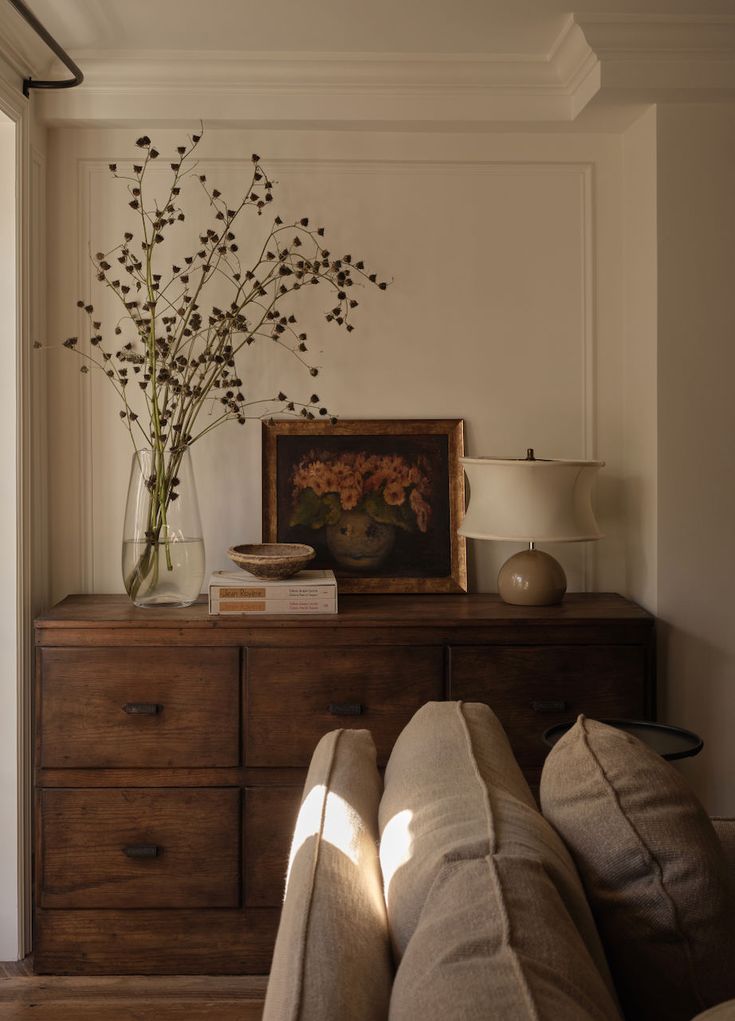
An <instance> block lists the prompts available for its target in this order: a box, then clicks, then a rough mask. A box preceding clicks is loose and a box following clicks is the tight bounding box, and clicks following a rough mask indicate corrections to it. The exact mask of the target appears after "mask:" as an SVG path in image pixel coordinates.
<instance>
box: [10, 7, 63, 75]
mask: <svg viewBox="0 0 735 1021" xmlns="http://www.w3.org/2000/svg"><path fill="white" fill-rule="evenodd" d="M50 56H51V54H50V51H49V49H48V47H47V46H46V44H45V43H44V42H43V40H41V39H39V38H38V36H37V35H36V33H35V32H34V31H33V29H32V28H31V27H30V26H29V25H28V24H27V23H26V22H25V21H24V20H23V18H21V16H20V15H19V14H18V12H17V11H16V10H15V8H14V7H11V6H10V4H2V5H1V6H0V59H2V60H3V61H4V62H5V63H6V64H7V65H8V67H9V68H10V69H11V70H12V71H13V72H14V73H15V74H17V75H18V77H19V78H20V80H21V82H22V80H23V79H24V78H27V77H28V76H29V75H30V76H31V77H35V78H37V77H39V76H40V73H41V71H42V70H44V69H45V68H46V67H48V65H49V59H50Z"/></svg>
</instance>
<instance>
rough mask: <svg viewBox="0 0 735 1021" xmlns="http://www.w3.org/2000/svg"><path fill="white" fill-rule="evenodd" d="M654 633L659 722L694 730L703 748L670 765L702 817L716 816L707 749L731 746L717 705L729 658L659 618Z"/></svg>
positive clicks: (725, 717) (718, 782) (717, 792)
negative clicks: (689, 787)
mask: <svg viewBox="0 0 735 1021" xmlns="http://www.w3.org/2000/svg"><path fill="white" fill-rule="evenodd" d="M656 628H657V645H658V649H657V655H658V678H659V680H658V714H659V718H660V720H661V721H662V722H663V723H671V724H674V725H675V726H680V727H686V728H687V729H688V730H694V731H696V733H697V734H699V735H700V737H702V738H703V740H704V748H703V750H702V751H701V752H700V754H699V755H698V756H696V758H693V759H685V760H682V761H681V762H676V763H674V765H676V766H678V767H679V768H680V769H681V772H682V773H683V774H684V776H686V778H687V779H688V780H689V782H690V783H691V784H692V786H693V787H694V788H695V790H696V792H697V795H698V797H699V799H700V800H701V801H702V802H703V804H704V805H705V807H706V808H707V810H708V812H709V813H710V814H713V815H718V814H720V811H719V810H718V808H717V799H718V797H720V796H721V793H722V792H721V788H722V785H723V782H725V778H724V777H722V776H718V775H716V773H715V771H714V759H713V756H712V753H711V749H712V748H714V747H715V746H716V745H717V746H719V747H723V746H724V745H725V744H726V743H729V742H731V741H732V736H731V735H730V736H729V737H728V735H727V733H725V734H723V733H722V731H723V729H724V730H726V731H729V730H730V728H731V727H732V714H731V713H730V712H728V711H727V708H726V707H725V706H723V705H722V684H721V682H720V680H719V678H720V677H722V676H724V674H725V672H726V671H727V670H728V669H731V667H730V666H729V664H730V658H729V656H728V655H727V653H726V651H725V650H723V649H721V648H719V647H718V646H716V645H713V644H712V643H711V642H708V641H706V640H704V639H703V638H702V637H701V636H699V635H696V634H693V633H692V632H691V631H685V630H684V629H682V628H680V627H677V626H675V625H672V624H670V623H668V622H667V621H666V620H665V619H664V618H660V619H659V620H658V622H657V625H656ZM733 680H734V681H735V679H733ZM720 768H721V767H720Z"/></svg>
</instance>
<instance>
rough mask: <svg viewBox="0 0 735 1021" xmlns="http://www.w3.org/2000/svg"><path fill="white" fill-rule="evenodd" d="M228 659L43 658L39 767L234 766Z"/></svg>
mask: <svg viewBox="0 0 735 1021" xmlns="http://www.w3.org/2000/svg"><path fill="white" fill-rule="evenodd" d="M238 667H239V651H238V650H237V649H179V648H168V647H167V648H156V647H153V648H146V649H142V648H121V649H43V650H42V659H41V752H40V762H41V766H43V767H46V768H64V767H77V768H98V769H99V768H115V767H120V768H125V767H128V768H135V767H140V768H143V767H168V766H182V767H184V766H188V767H191V768H194V767H198V766H200V767H206V766H237V765H239V763H240V740H239V737H240V721H239V715H240V684H239V677H238V673H239V669H238Z"/></svg>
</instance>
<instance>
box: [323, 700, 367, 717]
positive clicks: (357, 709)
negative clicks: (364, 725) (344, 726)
mask: <svg viewBox="0 0 735 1021" xmlns="http://www.w3.org/2000/svg"><path fill="white" fill-rule="evenodd" d="M329 711H330V713H331V714H332V716H362V714H363V713H364V712H365V706H363V705H360V703H359V702H330V703H329Z"/></svg>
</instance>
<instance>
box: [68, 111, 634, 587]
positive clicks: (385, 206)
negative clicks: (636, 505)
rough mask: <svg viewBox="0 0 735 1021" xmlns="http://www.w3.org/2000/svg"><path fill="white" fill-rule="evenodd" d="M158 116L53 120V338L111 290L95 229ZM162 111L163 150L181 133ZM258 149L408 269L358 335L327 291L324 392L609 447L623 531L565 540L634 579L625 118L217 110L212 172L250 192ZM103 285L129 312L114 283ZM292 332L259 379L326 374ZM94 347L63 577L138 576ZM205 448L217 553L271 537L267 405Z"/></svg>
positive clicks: (576, 448) (581, 581)
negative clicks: (531, 122) (260, 420)
mask: <svg viewBox="0 0 735 1021" xmlns="http://www.w3.org/2000/svg"><path fill="white" fill-rule="evenodd" d="M143 128H144V126H143V125H141V127H140V128H139V129H137V130H136V131H133V130H130V131H128V130H120V129H114V130H112V129H111V130H106V129H93V130H75V129H64V130H55V131H51V132H50V151H49V170H50V173H49V194H48V210H49V309H48V314H49V322H50V323H52V324H53V330H52V331H51V336H50V338H49V340H50V343H51V344H54V343H58V344H60V342H61V341H62V340H63V338H64V337H65V336H67V335H69V334H76V333H79V332H80V330H81V329H82V322H81V321H80V320H79V318H78V315H77V309H76V307H75V301H76V298H77V297H84V298H85V299H87V298H88V297H89V295H90V294H92V293H93V291H92V290H91V273H90V268H89V264H88V251H89V249H88V242H89V244H91V246H92V251H96V250H98V249H103V250H105V249H107V248H109V247H111V246H112V245H113V244H114V243H116V241H117V238H118V236H119V234H120V232H121V231H122V230H124V229H125V226H126V224H127V222H128V220H127V217H126V216H125V213H127V212H128V210H127V208H126V206H125V198H124V197H123V196H122V195H121V192H120V185H119V183H118V182H115V181H114V180H112V179H111V178H110V175H109V173H108V171H107V169H106V168H107V164H108V163H109V162H112V161H116V162H118V163H121V164H122V163H124V162H125V160H126V159H132V158H134V157H135V151H134V146H133V145H132V142H133V139H134V137H135V136H136V134H138V133H140V131H142V130H143ZM149 133H150V134H151V135H152V136H154V135H155V141H156V144H157V145H158V147H159V149H161V151H162V152H163V153H164V154H166V153H169V152H172V151H173V149H174V146H175V145H176V144H177V143H178V142H179V140H180V138H181V135H180V133H177V132H171V131H157V132H154V131H152V130H151V131H149ZM254 149H255V150H256V151H258V152H259V153H260V154H261V156H262V157H263V160H264V161H265V162H266V164H267V165H268V166H269V167H272V168H273V174H274V176H275V177H276V178H277V180H278V182H279V202H281V203H282V206H283V208H284V209H285V210H286V211H287V212H301V211H303V212H305V213H308V215H310V216H311V217H312V218H313V219H314V220H318V221H320V222H322V221H323V222H324V223H326V225H327V226H328V228H329V234H328V241H329V243H330V247H331V248H332V249H333V250H335V251H336V250H342V251H346V250H350V251H353V252H356V251H359V252H360V254H362V255H364V257H365V258H366V260H367V261H369V262H370V263H371V264H374V265H375V266H376V267H377V268H378V269H379V271H380V272H381V274H385V275H387V276H389V277H393V278H394V284H393V286H392V287H391V288H389V290H388V291H387V292H385V293H384V294H381V293H379V292H373V293H369V292H368V293H365V295H364V296H363V299H362V306H363V307H362V308H361V310H360V311H361V313H362V315H361V317H360V319H359V322H358V328H357V329H356V331H355V333H353V334H352V335H350V336H347V335H343V334H341V333H339V332H338V331H336V330H332V329H331V328H330V327H329V326H328V324H326V323H324V321H323V319H322V318H321V316H320V315H319V314H318V313H319V312H320V310H321V305H319V304H317V305H316V306H315V308H314V309H313V312H314V315H313V318H312V323H311V325H312V330H311V333H312V338H313V340H314V341H315V343H314V347H315V348H316V349H317V350H318V351H319V361H320V363H322V364H323V366H324V371H323V374H322V376H321V377H320V379H319V386H318V388H317V390H318V392H319V393H320V395H321V397H322V398H323V399H325V400H326V401H327V402H328V404H329V405H330V407H332V408H334V409H335V410H336V411H337V412H338V413H339V414H340V415H342V416H343V417H370V418H373V417H419V418H420V417H427V418H436V417H462V418H464V419H465V422H466V436H467V450H468V452H469V453H472V454H505V455H515V454H522V453H523V452H524V451H525V449H526V447H527V446H534V447H536V449H537V451H538V452H539V453H540V454H541V455H543V456H550V457H585V456H590V457H591V456H600V457H602V458H604V459H605V460H606V461H607V462H608V468H607V469H606V471H605V472H604V473H603V475H602V479H601V482H600V485H599V491H598V500H597V505H598V509H599V514H600V518H601V521H602V523H603V527H604V529H605V531H606V532H607V536H608V537H607V538H606V539H605V540H604V541H603V542H601V543H598V544H590V546H589V548H585V546H584V545H580V546H576V545H566V546H560V547H558V549H557V550H556V551H555V552H556V553H557V554H558V555H559V556H560V559H561V560H562V561H563V562H564V564H565V567H566V568H567V571H568V574H569V578H570V588H571V589H572V590H574V589H584V588H585V587H589V588H598V589H607V590H619V591H620V590H624V588H625V584H626V578H627V574H628V567H627V565H626V558H627V555H628V552H627V551H628V549H629V546H630V544H629V543H628V540H627V537H626V531H625V530H626V527H627V525H626V519H625V515H624V513H623V500H622V495H621V494H622V479H623V477H624V472H625V468H624V432H623V424H622V393H621V388H622V384H623V376H622V372H623V363H622V353H621V347H620V343H619V337H620V332H621V327H622V301H621V289H622V273H621V260H620V251H621V244H622V241H621V230H620V228H621V224H620V215H619V213H620V198H621V193H620V181H621V175H620V167H621V147H620V139H619V136H613V135H608V136H606V135H594V134H588V135H582V134H558V135H555V134H542V133H537V134H530V133H529V134H510V133H508V134H487V135H484V134H475V135H462V134H453V135H451V136H450V135H441V134H435V135H422V134H405V135H404V134H400V133H386V134H378V133H362V132H361V133H351V132H343V133H319V132H296V131H294V132H282V131H281V132H273V133H270V132H267V131H263V130H260V131H258V132H257V133H254V132H246V131H237V132H236V131H224V130H223V131H212V132H210V133H208V134H207V136H206V139H205V149H204V150H203V162H204V165H205V168H206V172H207V174H208V176H209V179H210V181H212V182H215V181H216V182H217V185H218V187H220V189H221V190H222V191H223V192H224V193H225V194H233V195H236V194H237V192H238V189H239V187H240V183H239V182H240V181H241V179H242V174H243V172H247V170H248V167H249V154H250V152H251V151H252V150H254ZM121 210H122V212H121ZM172 261H173V253H172ZM314 296H315V297H317V298H318V297H319V293H318V290H317V289H314ZM93 300H94V301H95V304H96V307H97V309H98V311H100V312H101V317H102V318H103V320H106V321H110V314H111V312H110V309H108V308H107V307H105V305H104V299H103V300H102V303H100V302H99V301H98V299H97V297H96V296H95V297H94V299H93ZM321 300H322V301H323V297H322V299H321ZM271 354H272V352H271V351H269V350H267V349H266V350H265V351H264V352H262V353H261V354H260V355H259V354H258V353H256V356H255V358H254V360H253V365H252V370H251V371H252V375H253V377H254V378H255V379H256V380H257V381H258V382H257V384H256V385H255V386H253V387H252V390H253V391H254V392H256V391H258V390H262V391H263V392H265V393H266V394H268V393H272V392H274V391H275V390H277V389H278V388H279V387H282V388H283V389H286V390H292V391H293V392H294V393H297V392H300V393H303V394H309V393H310V392H311V391H312V389H313V387H312V381H311V380H310V379H309V378H308V377H304V376H298V374H294V372H293V367H292V366H289V365H288V364H287V363H284V362H281V361H277V362H270V361H268V360H267V358H266V356H268V357H270V356H271ZM77 364H78V363H76V361H75V359H74V358H73V357H72V356H71V355H70V354H69V353H68V352H66V351H62V350H61V349H58V350H56V351H52V352H50V358H49V420H50V431H49V455H50V461H49V464H50V470H49V506H50V508H51V522H50V536H51V539H50V570H51V595H52V598H53V599H58V598H60V597H62V596H63V595H65V594H66V593H68V592H72V591H79V590H83V591H84V590H87V591H97V592H103V591H120V590H121V576H120V563H119V561H120V538H121V528H122V512H123V501H124V495H125V489H126V485H127V476H128V466H129V459H130V449H129V443H130V441H129V438H128V436H127V433H126V432H125V430H124V429H123V428H122V427H121V425H120V422H119V419H118V414H117V412H118V407H117V405H116V403H115V400H114V399H113V398H114V394H113V393H112V391H111V389H108V386H107V384H106V381H105V380H104V379H100V378H95V377H92V376H87V377H82V376H80V375H79V373H78V368H77ZM194 460H195V467H196V471H197V478H198V483H199V492H200V500H201V505H202V508H201V509H202V515H203V518H204V522H205V541H206V544H207V552H208V568H209V569H214V568H217V567H224V566H227V561H226V557H225V555H224V551H225V550H226V548H227V546H228V545H230V544H231V543H233V542H238V541H239V542H243V541H253V540H256V541H257V540H258V539H259V537H260V431H259V428H258V426H257V425H255V424H251V425H248V426H247V427H246V428H244V429H242V428H238V427H233V428H232V429H227V430H222V431H215V432H214V433H213V434H211V436H210V437H208V438H206V439H205V440H204V441H202V443H201V444H200V445H198V446H197V447H195V448H194ZM507 552H508V550H507V549H505V548H503V547H502V546H501V545H500V544H495V543H475V544H472V547H471V550H470V555H471V583H472V584H471V587H472V588H473V589H479V590H483V591H491V590H493V589H494V588H495V576H496V573H497V568H498V566H499V564H500V563H501V562H502V559H504V557H505V556H506V555H507Z"/></svg>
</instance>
